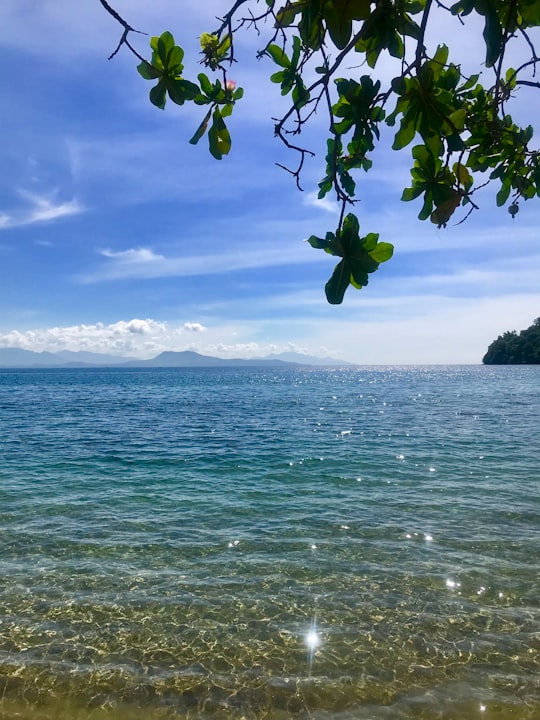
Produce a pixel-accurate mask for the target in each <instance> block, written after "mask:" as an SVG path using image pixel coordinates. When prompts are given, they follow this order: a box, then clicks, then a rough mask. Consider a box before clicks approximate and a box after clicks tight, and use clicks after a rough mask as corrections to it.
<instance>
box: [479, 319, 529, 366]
mask: <svg viewBox="0 0 540 720" xmlns="http://www.w3.org/2000/svg"><path fill="white" fill-rule="evenodd" d="M482 362H483V363H484V365H539V364H540V318H536V320H535V321H534V322H533V324H532V325H531V326H530V327H528V328H527V329H526V330H522V331H521V332H520V333H519V334H518V333H517V332H516V331H515V330H512V332H505V333H504V335H499V337H498V338H497V339H496V340H494V341H493V342H492V343H491V345H490V346H489V347H488V349H487V352H486V354H485V355H484V357H483V358H482Z"/></svg>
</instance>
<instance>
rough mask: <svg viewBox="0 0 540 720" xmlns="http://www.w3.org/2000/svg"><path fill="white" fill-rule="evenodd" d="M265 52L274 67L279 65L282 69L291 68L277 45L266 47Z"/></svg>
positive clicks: (289, 62)
mask: <svg viewBox="0 0 540 720" xmlns="http://www.w3.org/2000/svg"><path fill="white" fill-rule="evenodd" d="M265 52H266V53H267V54H268V55H270V57H271V58H272V60H273V61H274V62H275V63H276V65H280V66H281V67H283V68H288V67H290V66H291V61H290V60H289V58H288V57H287V55H286V54H285V51H284V50H283V48H280V47H279V45H267V47H266V49H265Z"/></svg>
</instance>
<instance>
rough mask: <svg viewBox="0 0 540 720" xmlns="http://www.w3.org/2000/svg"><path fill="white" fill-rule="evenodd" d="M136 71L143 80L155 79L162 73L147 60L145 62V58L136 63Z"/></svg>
mask: <svg viewBox="0 0 540 720" xmlns="http://www.w3.org/2000/svg"><path fill="white" fill-rule="evenodd" d="M137 72H138V73H139V75H140V76H141V77H143V78H144V79H145V80H157V79H158V78H159V77H161V75H162V72H161V70H160V69H159V68H156V67H154V66H153V65H151V64H150V63H149V62H146V60H145V61H144V62H141V63H139V65H137Z"/></svg>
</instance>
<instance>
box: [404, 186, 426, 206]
mask: <svg viewBox="0 0 540 720" xmlns="http://www.w3.org/2000/svg"><path fill="white" fill-rule="evenodd" d="M423 192H424V187H423V186H422V187H412V188H405V190H403V192H402V193H401V200H402V201H403V202H410V201H411V200H416V198H417V197H418V196H419V195H421V194H422V193H423Z"/></svg>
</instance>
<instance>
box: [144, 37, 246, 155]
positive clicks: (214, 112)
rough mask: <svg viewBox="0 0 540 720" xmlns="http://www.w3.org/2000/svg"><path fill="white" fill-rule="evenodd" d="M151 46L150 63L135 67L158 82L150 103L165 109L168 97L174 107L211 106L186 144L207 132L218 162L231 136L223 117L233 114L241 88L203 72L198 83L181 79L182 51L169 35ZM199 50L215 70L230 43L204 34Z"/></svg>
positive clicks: (148, 78) (147, 78) (160, 38)
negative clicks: (200, 49) (188, 103)
mask: <svg viewBox="0 0 540 720" xmlns="http://www.w3.org/2000/svg"><path fill="white" fill-rule="evenodd" d="M150 47H151V48H152V57H151V60H150V61H147V60H142V61H141V63H140V64H139V65H138V66H137V70H138V72H139V74H140V75H141V76H142V77H143V78H144V79H145V80H157V84H156V85H154V86H153V87H152V89H151V90H150V102H151V103H152V104H153V105H155V106H156V107H158V108H160V109H161V110H163V109H165V103H166V101H167V97H168V98H169V99H170V100H171V101H172V102H173V103H175V104H176V105H183V104H184V103H185V102H186V101H193V102H194V103H195V104H196V105H210V108H209V110H208V112H207V113H206V115H205V117H204V118H203V120H202V122H201V123H200V125H199V127H198V128H197V130H196V131H195V133H194V135H193V136H192V138H191V140H190V141H189V142H190V143H191V144H192V145H196V144H197V143H198V142H199V140H200V139H201V138H202V136H203V135H204V134H205V133H206V131H207V130H208V144H209V149H210V153H211V154H212V155H213V156H214V157H215V158H216V160H221V159H222V158H223V156H224V155H227V154H228V153H229V151H230V149H231V136H230V133H229V130H228V128H227V126H226V124H225V120H224V118H226V117H228V116H229V115H230V114H231V113H232V111H233V106H234V103H235V102H236V101H237V100H240V98H241V97H242V96H243V90H242V88H236V87H235V84H234V83H232V82H231V81H227V80H226V77H225V80H224V82H223V83H222V82H221V81H220V80H219V79H216V80H215V81H214V82H212V81H211V80H210V79H209V78H208V76H207V75H205V74H204V73H199V75H198V76H197V79H198V83H195V82H192V81H190V80H186V79H185V78H184V77H183V76H182V72H183V69H184V65H183V63H182V60H183V58H184V50H183V49H182V48H181V47H179V46H178V45H175V42H174V37H173V35H172V34H171V33H170V32H164V33H162V34H161V35H160V36H159V37H153V38H151V40H150ZM201 47H202V49H203V54H204V55H205V62H206V64H208V65H209V66H210V67H211V68H212V69H217V67H219V64H220V63H221V62H223V61H224V60H226V58H227V52H228V50H229V48H230V40H228V41H227V40H222V41H219V39H218V38H217V36H216V35H210V34H208V33H203V35H202V36H201ZM210 121H211V123H210ZM209 125H210V127H209Z"/></svg>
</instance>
